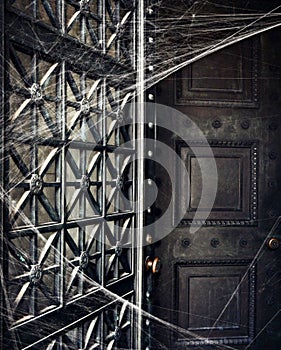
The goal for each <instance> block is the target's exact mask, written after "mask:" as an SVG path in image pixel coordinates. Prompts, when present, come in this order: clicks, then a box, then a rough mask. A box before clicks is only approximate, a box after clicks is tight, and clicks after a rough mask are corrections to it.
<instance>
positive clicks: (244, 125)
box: [240, 119, 250, 130]
mask: <svg viewBox="0 0 281 350" xmlns="http://www.w3.org/2000/svg"><path fill="white" fill-rule="evenodd" d="M240 125H241V128H242V129H245V130H246V129H249V127H250V122H249V121H248V120H247V119H244V120H242V122H241V123H240Z"/></svg>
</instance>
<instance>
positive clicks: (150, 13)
mask: <svg viewBox="0 0 281 350" xmlns="http://www.w3.org/2000/svg"><path fill="white" fill-rule="evenodd" d="M153 12H154V11H153V9H152V8H151V7H148V8H147V9H146V13H148V14H149V15H152V14H153Z"/></svg>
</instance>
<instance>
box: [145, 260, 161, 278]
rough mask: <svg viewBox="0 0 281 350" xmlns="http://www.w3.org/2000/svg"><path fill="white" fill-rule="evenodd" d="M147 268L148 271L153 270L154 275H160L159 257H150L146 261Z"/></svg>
mask: <svg viewBox="0 0 281 350" xmlns="http://www.w3.org/2000/svg"><path fill="white" fill-rule="evenodd" d="M145 267H146V270H147V271H148V270H151V272H152V273H153V274H154V273H158V272H159V270H160V267H161V261H160V259H159V258H158V257H155V258H154V259H151V258H150V256H148V257H147V258H146V259H145Z"/></svg>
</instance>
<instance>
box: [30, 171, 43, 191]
mask: <svg viewBox="0 0 281 350" xmlns="http://www.w3.org/2000/svg"><path fill="white" fill-rule="evenodd" d="M42 188H43V181H42V179H41V177H40V175H38V174H32V176H31V179H30V191H31V192H32V193H34V194H39V193H40V192H41V191H42Z"/></svg>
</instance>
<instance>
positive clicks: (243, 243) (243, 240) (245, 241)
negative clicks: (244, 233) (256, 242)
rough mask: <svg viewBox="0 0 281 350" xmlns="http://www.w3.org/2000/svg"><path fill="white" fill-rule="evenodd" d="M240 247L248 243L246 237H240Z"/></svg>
mask: <svg viewBox="0 0 281 350" xmlns="http://www.w3.org/2000/svg"><path fill="white" fill-rule="evenodd" d="M239 245H240V247H242V248H245V247H246V246H247V245H248V241H247V240H246V239H244V238H242V239H240V242H239Z"/></svg>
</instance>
